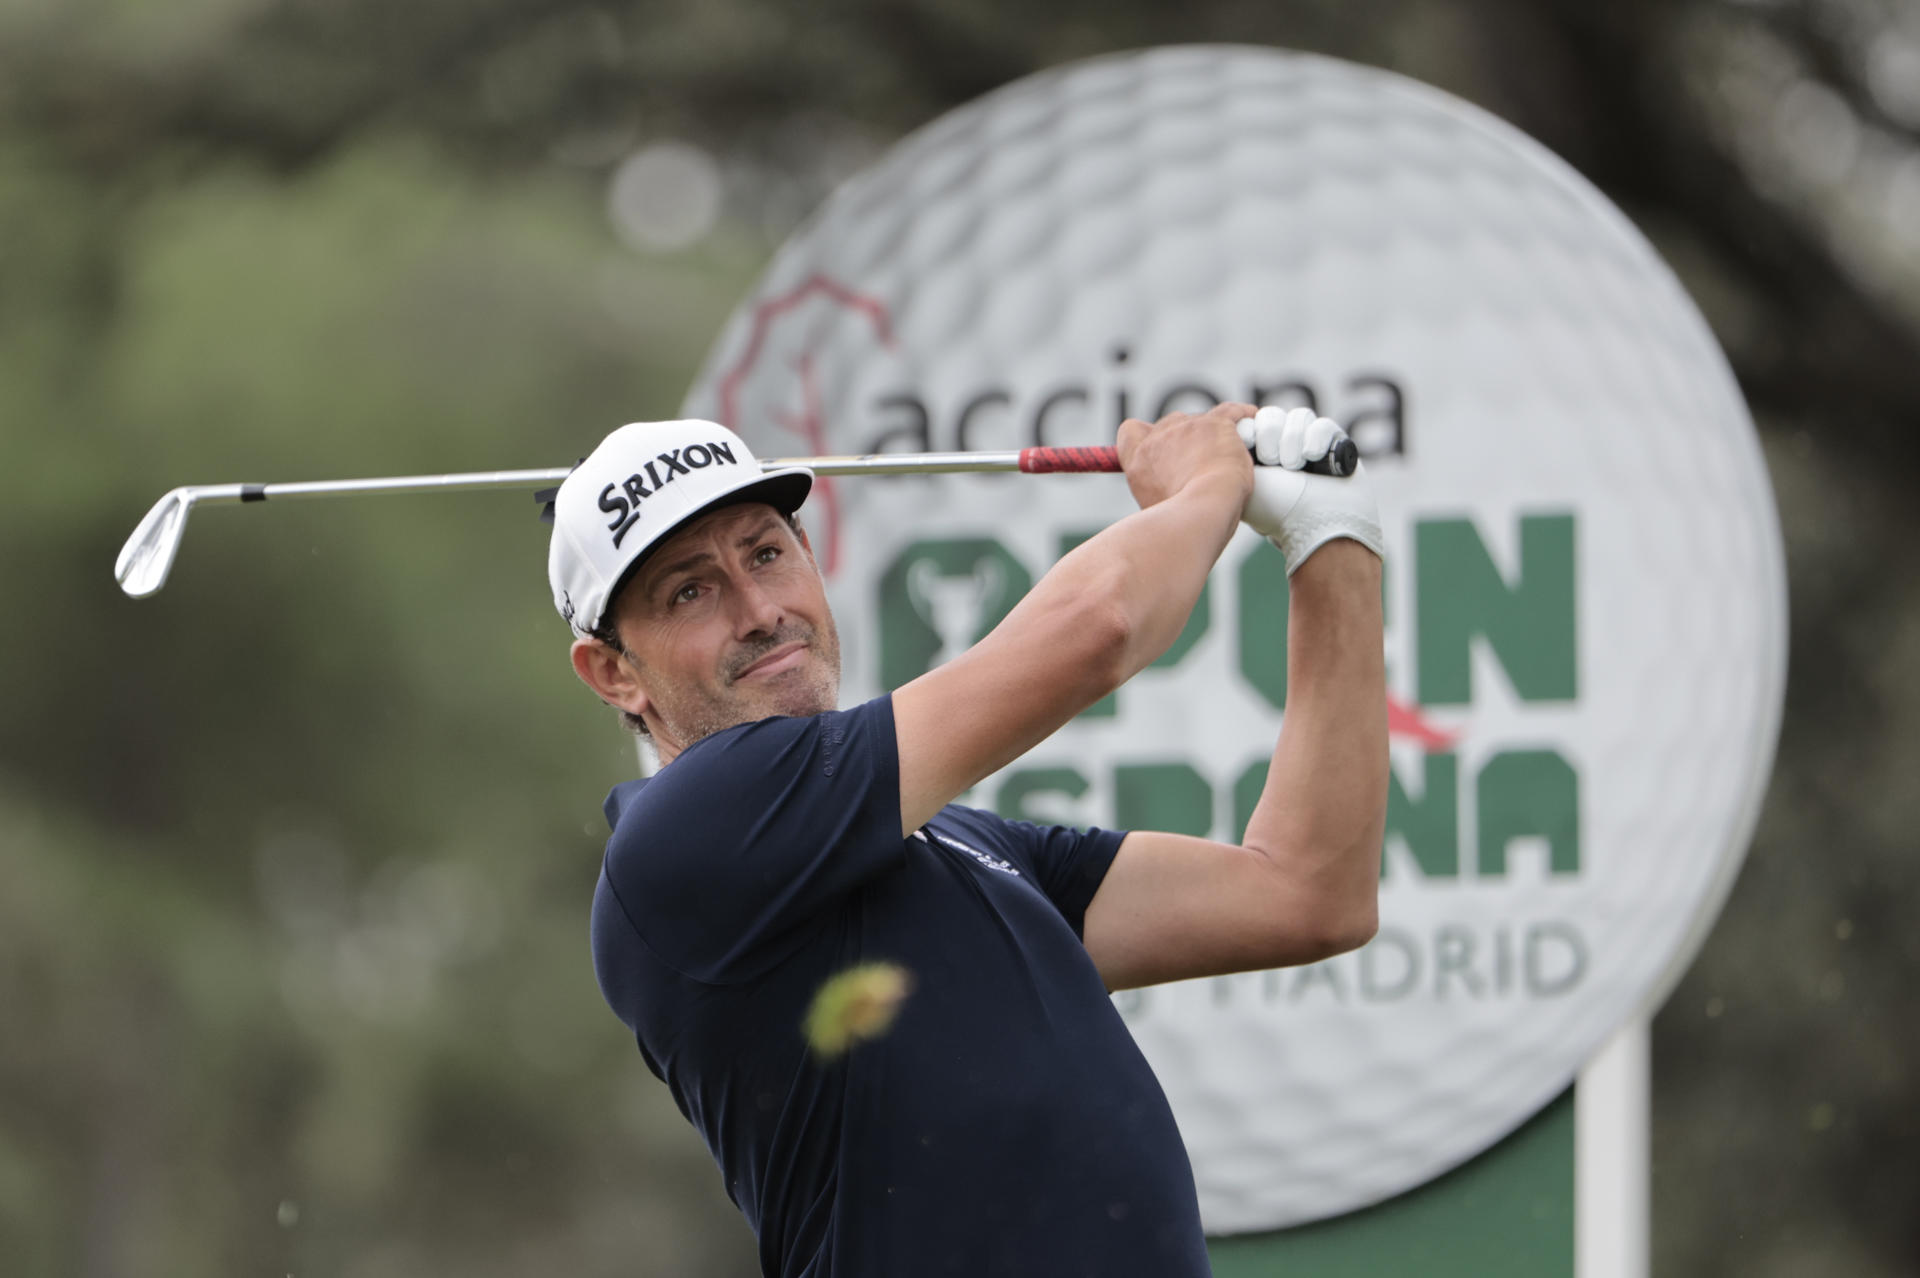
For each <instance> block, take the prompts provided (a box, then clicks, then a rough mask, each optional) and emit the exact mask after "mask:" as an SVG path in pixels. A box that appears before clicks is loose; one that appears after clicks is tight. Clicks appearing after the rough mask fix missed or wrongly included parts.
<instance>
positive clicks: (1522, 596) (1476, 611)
mask: <svg viewBox="0 0 1920 1278" xmlns="http://www.w3.org/2000/svg"><path fill="white" fill-rule="evenodd" d="M1573 539H1574V524H1573V516H1572V515H1525V516H1522V517H1521V519H1520V575H1519V579H1518V580H1516V581H1514V582H1513V583H1511V584H1509V583H1508V582H1507V581H1506V579H1505V578H1504V577H1502V576H1501V575H1500V570H1499V568H1497V567H1496V566H1495V565H1494V562H1493V558H1492V556H1490V555H1489V554H1488V553H1487V547H1486V543H1485V542H1484V541H1482V540H1481V538H1480V534H1479V532H1478V530H1476V529H1475V528H1474V526H1473V521H1472V520H1470V519H1423V520H1421V521H1419V522H1418V523H1417V524H1416V525H1415V526H1414V549H1415V571H1416V574H1417V575H1416V577H1415V583H1416V586H1417V589H1416V591H1415V594H1416V596H1417V598H1416V600H1415V604H1414V614H1415V621H1414V624H1415V626H1416V627H1417V630H1418V634H1419V639H1420V643H1419V674H1420V695H1419V700H1420V704H1422V705H1429V706H1432V705H1464V704H1466V703H1468V702H1470V701H1472V700H1473V671H1472V663H1471V661H1470V653H1471V649H1472V647H1473V640H1474V639H1475V638H1476V637H1480V638H1483V639H1485V640H1486V642H1487V645H1488V647H1489V648H1490V649H1491V650H1492V652H1493V654H1494V656H1496V657H1497V658H1498V659H1499V661H1500V665H1501V668H1502V669H1504V670H1505V671H1506V672H1507V678H1508V679H1510V680H1511V681H1512V682H1513V688H1514V691H1515V692H1517V693H1518V694H1519V695H1520V697H1521V699H1523V700H1526V701H1567V700H1571V699H1572V698H1573V697H1574V695H1575V677H1576V676H1575V670H1576V661H1575V651H1574V638H1575V619H1574V540H1573Z"/></svg>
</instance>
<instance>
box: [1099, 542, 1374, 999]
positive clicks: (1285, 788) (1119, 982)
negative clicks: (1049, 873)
mask: <svg viewBox="0 0 1920 1278" xmlns="http://www.w3.org/2000/svg"><path fill="white" fill-rule="evenodd" d="M1289 588H1290V590H1291V592H1292V595H1291V605H1290V610H1289V618H1288V625H1287V707H1286V717H1285V719H1284V721H1283V723H1282V727H1281V731H1280V740H1279V743H1278V744H1277V745H1276V746H1275V747H1274V752H1273V763H1272V766H1271V767H1270V769H1269V770H1268V772H1267V784H1266V788H1265V789H1264V790H1263V791H1262V792H1261V794H1260V802H1259V803H1258V805H1257V806H1256V807H1255V808H1254V811H1253V817H1252V819H1251V820H1250V821H1248V823H1247V830H1246V837H1245V841H1244V843H1242V844H1241V845H1239V846H1235V845H1233V844H1228V843H1215V842H1213V841H1211V840H1207V839H1196V838H1189V837H1186V836H1184V835H1177V834H1158V833H1151V832H1135V833H1132V834H1129V835H1128V836H1127V838H1126V840H1125V842H1123V843H1122V844H1121V845H1120V851H1119V854H1118V855H1117V856H1115V857H1114V861H1113V865H1112V866H1111V868H1109V869H1108V871H1107V875H1106V878H1105V879H1104V880H1103V881H1102V882H1101V885H1100V889H1099V891H1098V892H1096V893H1095V894H1094V898H1093V901H1092V903H1091V904H1090V905H1089V906H1088V907H1087V916H1086V925H1085V928H1084V932H1083V934H1084V936H1085V939H1086V946H1087V952H1088V953H1089V954H1091V955H1092V956H1093V961H1094V964H1095V966H1096V967H1098V968H1099V969H1100V975H1101V977H1102V978H1103V979H1104V980H1105V982H1106V984H1107V988H1108V989H1115V990H1118V989H1130V988H1133V987H1135V986H1141V985H1157V984H1159V983H1161V982H1163V981H1177V980H1186V979H1189V978H1192V977H1199V976H1215V975H1221V974H1224V973H1228V972H1245V971H1258V970H1262V969H1265V968H1272V967H1284V966H1288V965H1291V964H1295V963H1309V962H1313V961H1314V960H1316V959H1321V958H1325V957H1327V956H1329V955H1332V954H1338V953H1341V952H1342V951H1345V950H1350V949H1353V948H1356V947H1357V946H1359V945H1362V944H1364V943H1365V942H1366V941H1367V940H1368V939H1369V938H1370V937H1372V936H1373V933H1374V929H1375V927H1376V897H1377V890H1378V882H1379V873H1380V841H1381V836H1382V834H1383V832H1384V825H1385V819H1386V817H1385V812H1386V790H1387V710H1386V668H1385V659H1384V654H1383V651H1382V639H1381V630H1382V621H1381V607H1380V560H1379V558H1378V557H1377V556H1376V555H1375V554H1374V553H1373V552H1372V551H1370V550H1368V549H1367V548H1365V547H1364V546H1362V545H1360V544H1359V543H1358V542H1354V541H1347V540H1338V541H1332V542H1329V543H1327V544H1326V545H1324V546H1322V547H1320V549H1319V550H1318V551H1316V552H1315V553H1314V554H1313V556H1312V558H1310V559H1308V560H1307V562H1306V563H1304V564H1302V565H1301V566H1300V568H1299V570H1298V571H1297V572H1295V573H1294V575H1293V577H1292V580H1291V585H1290V587H1289Z"/></svg>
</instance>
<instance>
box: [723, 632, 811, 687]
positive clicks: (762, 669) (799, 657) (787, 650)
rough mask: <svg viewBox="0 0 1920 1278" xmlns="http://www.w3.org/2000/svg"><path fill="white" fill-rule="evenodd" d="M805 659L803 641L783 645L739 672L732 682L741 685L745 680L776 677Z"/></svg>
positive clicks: (805, 652)
mask: <svg viewBox="0 0 1920 1278" xmlns="http://www.w3.org/2000/svg"><path fill="white" fill-rule="evenodd" d="M806 657H807V645H806V642H805V641H804V640H795V641H793V642H792V643H783V644H781V645H780V646H779V647H778V648H775V649H774V650H773V651H772V652H769V653H768V654H767V655H766V656H764V657H761V658H760V659H759V660H758V661H755V662H754V663H753V664H752V665H750V666H748V667H747V668H746V669H744V670H742V671H740V673H738V674H736V675H734V676H733V681H734V682H735V683H741V682H744V681H745V680H747V679H754V678H766V677H769V676H772V675H777V674H779V673H780V672H782V671H783V670H791V669H793V668H794V667H795V666H797V665H799V664H800V663H801V662H802V661H805V660H806Z"/></svg>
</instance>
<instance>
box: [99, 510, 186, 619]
mask: <svg viewBox="0 0 1920 1278" xmlns="http://www.w3.org/2000/svg"><path fill="white" fill-rule="evenodd" d="M192 510H193V493H192V492H191V491H190V490H188V489H185V488H176V489H174V490H173V491H172V492H170V493H168V494H167V495H166V496H165V497H162V498H161V499H160V500H159V501H157V502H155V503H154V507H153V509H152V510H149V511H148V512H147V517H146V518H145V519H142V520H141V521H140V523H139V526H138V527H136V528H135V529H134V530H133V535H132V536H131V537H129V538H127V544H126V545H124V546H122V547H121V548H120V557H119V558H118V559H116V560H114V561H113V576H114V579H115V580H116V581H118V582H119V583H120V589H122V590H124V591H126V592H127V594H129V595H131V596H132V597H133V598H135V599H144V598H145V597H146V596H148V595H150V594H152V593H153V592H154V591H156V590H158V589H160V587H162V586H164V585H166V584H167V573H168V572H169V571H171V570H172V568H173V557H174V556H175V555H177V554H179V553H180V539H181V538H182V537H184V536H186V534H187V516H188V514H190V513H191V512H192Z"/></svg>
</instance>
